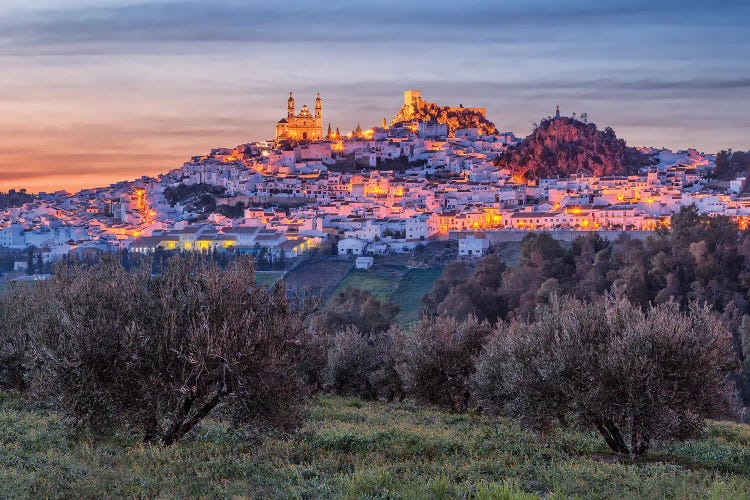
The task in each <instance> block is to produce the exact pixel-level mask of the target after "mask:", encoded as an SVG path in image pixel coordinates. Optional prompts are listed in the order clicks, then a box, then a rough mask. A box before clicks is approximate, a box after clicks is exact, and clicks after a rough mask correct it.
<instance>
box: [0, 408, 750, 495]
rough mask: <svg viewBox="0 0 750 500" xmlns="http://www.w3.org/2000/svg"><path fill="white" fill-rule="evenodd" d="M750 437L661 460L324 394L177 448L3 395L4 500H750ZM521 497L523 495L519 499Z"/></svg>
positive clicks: (667, 450)
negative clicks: (271, 430) (288, 420)
mask: <svg viewBox="0 0 750 500" xmlns="http://www.w3.org/2000/svg"><path fill="white" fill-rule="evenodd" d="M749 477H750V428H748V427H747V426H740V425H735V424H729V423H717V422H710V423H709V425H708V427H707V429H706V431H705V432H704V433H703V434H702V435H701V436H700V437H699V438H695V439H691V440H688V441H685V442H683V443H679V444H674V445H658V446H656V447H655V448H654V450H653V457H652V458H645V459H631V458H627V457H618V456H616V455H612V454H610V453H609V452H608V450H607V447H606V446H605V445H604V444H603V442H602V441H601V439H600V438H599V437H598V436H596V435H594V434H590V433H588V432H582V431H578V430H574V429H568V430H556V431H553V432H552V433H550V434H548V435H546V436H544V437H542V438H540V437H539V436H538V435H537V434H535V433H531V432H527V431H524V430H523V429H522V428H520V427H519V426H518V425H517V424H516V423H515V422H513V421H511V420H507V419H504V418H489V417H484V416H481V415H476V414H473V413H463V414H455V413H448V412H443V411H440V410H436V409H433V408H429V407H417V406H414V405H413V404H411V403H408V402H405V403H393V404H385V403H380V402H363V401H362V400H359V399H356V398H354V399H352V398H349V399H345V398H338V397H329V396H326V397H321V398H319V399H317V400H315V401H313V403H312V404H311V406H310V408H309V411H308V414H307V418H306V419H305V421H304V424H303V426H302V428H301V429H300V431H299V432H298V433H295V434H283V435H279V434H263V435H257V434H255V433H251V432H249V431H247V430H245V429H243V428H238V429H233V428H230V427H228V426H227V424H226V423H225V422H223V421H220V420H215V419H211V418H209V419H206V420H204V421H203V422H201V424H199V425H198V427H197V428H196V429H195V430H194V431H193V432H192V433H191V434H190V435H189V436H186V437H185V438H183V439H182V440H181V441H180V442H179V443H178V444H177V445H176V446H172V447H166V448H165V447H161V446H152V445H143V444H141V443H140V442H139V440H138V438H137V437H135V436H132V435H130V434H116V435H114V436H112V437H108V438H101V437H97V436H94V435H91V434H89V433H88V432H79V431H76V430H73V429H71V428H70V427H68V426H66V425H64V423H63V421H62V419H61V417H60V415H58V414H57V413H54V412H51V411H50V410H48V409H45V408H43V407H42V408H40V407H38V406H37V407H35V406H34V405H31V404H29V402H28V401H25V400H22V399H19V398H18V397H16V396H10V395H0V497H2V498H9V499H10V498H29V497H35V498H39V497H42V498H49V497H72V498H123V497H127V498H132V497H168V498H177V497H179V498H185V497H211V498H213V497H223V498H226V497H256V498H362V497H368V498H398V497H400V498H471V497H475V498H536V497H537V496H541V497H546V498H583V497H595V498H747V496H748V491H750V480H748V478H749ZM522 495H524V496H522Z"/></svg>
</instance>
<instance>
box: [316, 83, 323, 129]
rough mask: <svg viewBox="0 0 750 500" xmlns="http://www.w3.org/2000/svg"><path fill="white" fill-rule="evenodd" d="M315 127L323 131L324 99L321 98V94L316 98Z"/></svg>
mask: <svg viewBox="0 0 750 500" xmlns="http://www.w3.org/2000/svg"><path fill="white" fill-rule="evenodd" d="M315 126H316V127H319V128H320V130H321V131H322V130H323V99H321V98H320V92H318V96H317V97H316V98H315Z"/></svg>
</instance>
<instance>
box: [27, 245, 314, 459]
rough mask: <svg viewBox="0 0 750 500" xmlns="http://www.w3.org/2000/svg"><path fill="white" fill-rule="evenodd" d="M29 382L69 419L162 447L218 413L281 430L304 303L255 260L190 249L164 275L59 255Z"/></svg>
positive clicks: (291, 393)
mask: <svg viewBox="0 0 750 500" xmlns="http://www.w3.org/2000/svg"><path fill="white" fill-rule="evenodd" d="M40 294H41V295H42V296H43V300H44V308H43V309H44V311H45V312H44V314H42V315H40V317H39V318H38V321H37V322H36V324H35V332H34V338H35V341H34V356H35V358H36V361H37V363H36V364H37V367H38V369H37V373H36V376H35V377H34V379H35V382H34V388H35V390H36V391H37V392H38V393H40V394H42V395H44V396H47V397H50V398H53V399H54V400H56V401H57V402H58V403H59V405H60V407H61V409H62V410H63V411H64V412H65V414H67V415H68V416H69V417H70V418H72V419H73V420H74V421H76V422H79V423H81V424H85V425H88V426H90V427H92V428H94V429H95V430H98V431H102V432H107V431H110V430H111V429H113V428H118V427H124V428H127V429H130V430H132V431H137V432H141V433H142V435H143V438H144V440H145V441H158V442H161V443H162V444H164V445H170V444H172V443H174V442H176V441H178V440H179V439H180V438H182V437H183V436H185V434H186V433H188V432H189V431H190V430H191V429H192V428H193V427H195V426H196V425H197V424H198V423H199V422H200V421H201V420H202V419H203V418H205V417H206V416H208V415H209V414H211V413H212V412H215V411H217V410H218V409H219V408H220V409H221V411H222V414H223V415H228V416H229V417H230V418H231V419H232V420H233V421H235V422H237V423H255V424H258V425H265V424H268V425H271V426H275V427H282V428H289V427H292V426H294V425H295V424H296V422H297V417H298V415H299V410H300V408H301V404H302V402H303V399H304V396H305V394H306V387H305V384H304V383H303V382H302V380H301V377H300V374H299V372H298V370H297V369H296V366H295V360H296V358H297V357H298V355H299V351H300V347H299V345H300V342H299V339H300V338H301V337H302V335H303V333H304V332H305V329H306V326H307V323H306V318H307V317H308V316H309V313H310V311H308V310H306V305H305V304H304V303H303V302H302V301H299V300H296V299H294V298H290V297H289V296H288V295H287V293H286V290H285V287H284V285H283V284H277V285H276V286H274V287H273V288H270V289H269V288H267V287H263V286H260V285H257V284H256V283H255V281H254V266H253V263H252V261H250V260H246V259H238V260H237V261H235V262H233V263H231V264H230V265H228V266H227V267H226V269H221V268H220V267H218V266H217V265H216V264H215V263H213V262H211V261H210V260H209V259H202V258H200V257H198V256H191V257H174V258H171V259H170V260H169V261H168V263H167V265H166V267H165V268H164V269H163V270H162V273H161V274H160V275H157V276H153V275H152V274H151V269H150V266H149V265H144V266H140V267H137V268H135V269H132V270H130V271H126V270H125V269H124V268H123V267H122V265H121V264H120V262H119V260H115V259H104V260H103V261H102V262H101V263H98V264H94V265H92V266H88V267H86V266H81V265H63V266H61V267H59V268H58V269H57V272H56V273H55V275H54V276H53V277H52V278H51V279H50V280H48V281H47V282H45V283H43V284H41V285H40Z"/></svg>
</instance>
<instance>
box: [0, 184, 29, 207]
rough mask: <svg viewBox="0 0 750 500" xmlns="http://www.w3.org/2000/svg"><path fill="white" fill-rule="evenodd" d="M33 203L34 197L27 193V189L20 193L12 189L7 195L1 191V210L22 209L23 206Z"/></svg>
mask: <svg viewBox="0 0 750 500" xmlns="http://www.w3.org/2000/svg"><path fill="white" fill-rule="evenodd" d="M32 201H34V195H33V194H30V193H27V192H26V190H25V189H21V190H20V191H16V190H15V189H10V190H8V192H7V193H3V192H2V191H0V210H5V209H6V208H12V207H20V206H21V205H23V204H25V203H31V202H32Z"/></svg>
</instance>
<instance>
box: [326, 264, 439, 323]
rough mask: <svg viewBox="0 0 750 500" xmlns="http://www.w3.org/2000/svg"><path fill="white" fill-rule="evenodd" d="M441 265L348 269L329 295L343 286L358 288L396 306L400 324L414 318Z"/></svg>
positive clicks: (335, 292)
mask: <svg viewBox="0 0 750 500" xmlns="http://www.w3.org/2000/svg"><path fill="white" fill-rule="evenodd" d="M441 272H442V269H410V268H407V267H405V266H391V265H384V266H377V267H375V268H374V269H371V270H369V271H362V270H357V269H352V270H351V271H349V273H347V275H346V276H344V278H343V279H342V280H341V281H340V282H339V284H338V285H337V286H336V288H334V289H333V291H332V292H331V294H330V296H329V299H330V298H331V297H333V296H335V295H336V294H338V293H339V292H340V291H342V290H345V289H346V288H347V287H353V288H361V289H363V290H367V291H369V292H370V293H372V294H373V295H374V296H375V297H377V298H378V299H380V300H390V301H392V302H395V303H396V304H397V305H398V306H399V307H400V308H401V311H400V312H399V314H398V316H397V317H396V320H397V321H398V322H400V323H402V324H406V323H409V322H411V321H414V320H416V319H418V317H419V306H420V304H421V301H422V297H423V296H424V295H425V294H426V293H427V292H429V291H430V289H431V288H432V284H433V283H434V282H435V280H437V279H438V278H439V277H440V273H441Z"/></svg>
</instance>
